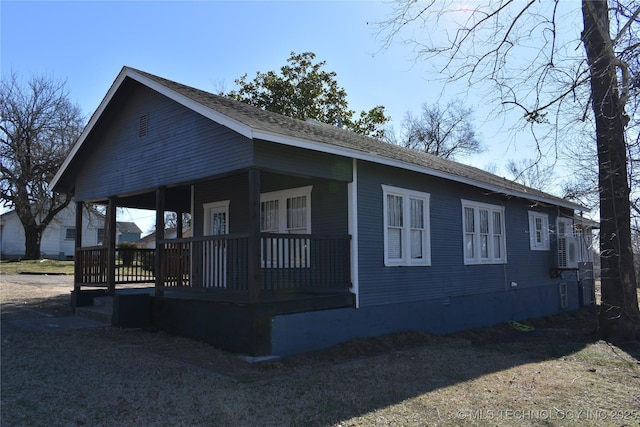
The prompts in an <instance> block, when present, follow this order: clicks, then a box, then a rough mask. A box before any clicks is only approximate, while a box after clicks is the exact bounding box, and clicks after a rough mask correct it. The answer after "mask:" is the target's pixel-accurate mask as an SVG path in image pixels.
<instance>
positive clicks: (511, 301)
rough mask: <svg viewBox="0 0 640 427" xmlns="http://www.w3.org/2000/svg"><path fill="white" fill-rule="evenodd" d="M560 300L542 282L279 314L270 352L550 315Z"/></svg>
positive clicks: (573, 303) (573, 301) (572, 294)
mask: <svg viewBox="0 0 640 427" xmlns="http://www.w3.org/2000/svg"><path fill="white" fill-rule="evenodd" d="M568 291H569V306H568V307H567V308H566V310H576V309H577V308H578V307H579V305H578V290H577V286H576V284H573V285H571V286H569V289H568ZM559 304H560V300H559V292H558V288H557V287H554V286H546V287H532V288H529V289H517V290H508V291H500V292H494V293H484V294H478V295H462V296H456V297H451V298H447V299H442V298H437V299H430V300H418V301H412V302H403V303H396V304H389V305H377V306H371V307H365V308H358V309H355V308H343V309H335V310H324V311H313V312H306V313H296V314H287V315H280V316H275V317H274V318H273V319H272V321H271V351H272V353H273V354H276V355H279V356H288V355H291V354H295V353H300V352H304V351H310V350H316V349H321V348H326V347H328V346H331V345H335V344H339V343H342V342H346V341H349V340H352V339H356V338H368V337H375V336H379V335H383V334H389V333H394V332H402V331H420V332H427V333H433V334H446V333H452V332H456V331H461V330H465V329H472V328H477V327H482V326H491V325H494V324H498V323H503V322H507V321H509V320H516V321H523V320H526V319H529V318H535V317H542V316H547V315H552V314H555V313H557V312H558V311H559V307H560V305H559Z"/></svg>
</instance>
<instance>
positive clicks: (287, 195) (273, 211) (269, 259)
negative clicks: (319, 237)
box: [260, 186, 312, 268]
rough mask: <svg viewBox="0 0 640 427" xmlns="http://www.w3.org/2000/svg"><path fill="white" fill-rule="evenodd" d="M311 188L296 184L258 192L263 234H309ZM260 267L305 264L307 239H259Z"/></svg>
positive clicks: (283, 266) (307, 253)
mask: <svg viewBox="0 0 640 427" xmlns="http://www.w3.org/2000/svg"><path fill="white" fill-rule="evenodd" d="M311 190H312V187H311V186H308V187H300V188H293V189H288V190H283V191H274V192H270V193H263V194H261V195H260V229H261V231H263V232H266V233H280V234H311V206H310V201H311ZM262 243H263V244H262V248H263V252H262V263H263V266H269V267H279V268H290V267H297V268H299V267H306V266H307V263H308V261H307V260H308V256H309V239H304V238H303V239H285V238H283V237H269V238H266V239H264V240H263V242H262Z"/></svg>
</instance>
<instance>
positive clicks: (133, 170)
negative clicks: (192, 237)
mask: <svg viewBox="0 0 640 427" xmlns="http://www.w3.org/2000/svg"><path fill="white" fill-rule="evenodd" d="M121 96H126V98H127V99H126V100H119V101H122V102H117V103H116V105H115V106H113V107H111V106H110V110H111V111H110V115H111V116H112V117H111V118H110V123H109V126H108V127H106V128H105V129H101V127H97V128H96V129H94V132H92V135H91V136H90V137H89V139H88V140H87V141H86V142H85V147H84V148H85V151H86V149H87V147H89V146H91V147H92V151H91V153H90V154H89V155H87V156H86V157H85V158H84V161H83V168H82V169H81V170H80V172H79V173H78V176H77V179H76V180H75V183H76V199H77V200H95V199H98V198H101V197H104V195H105V194H110V195H117V194H128V193H135V192H141V191H148V190H152V189H155V188H157V187H158V186H161V185H171V184H176V183H180V182H187V181H192V180H195V179H199V178H200V179H202V178H205V177H208V176H213V175H215V174H220V173H225V172H228V171H232V170H236V169H239V168H243V167H247V166H250V165H251V164H252V163H253V153H252V149H253V142H252V141H250V140H249V139H247V138H244V137H242V136H241V135H239V134H237V133H235V132H233V131H231V130H230V129H228V128H226V127H224V126H221V125H219V124H216V123H214V122H212V121H211V120H209V119H207V118H205V117H203V116H201V115H199V114H197V113H194V112H193V111H192V110H190V109H187V108H186V107H183V106H181V105H180V104H178V103H176V102H174V101H172V100H169V99H168V98H166V97H164V96H162V95H160V94H158V93H156V92H154V91H152V90H150V89H148V88H145V87H141V86H137V85H136V86H135V87H133V88H131V91H130V92H128V93H126V95H121ZM124 101H126V102H124ZM119 106H121V107H122V108H121V109H117V107H119ZM142 115H146V116H147V134H146V135H145V136H142V137H140V136H139V134H138V133H139V126H140V123H139V120H140V116H142ZM81 155H82V153H81ZM114 166H115V167H117V168H118V173H113V168H114Z"/></svg>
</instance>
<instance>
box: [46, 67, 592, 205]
mask: <svg viewBox="0 0 640 427" xmlns="http://www.w3.org/2000/svg"><path fill="white" fill-rule="evenodd" d="M125 78H132V79H134V80H137V81H139V82H140V83H142V84H144V85H147V86H149V87H151V88H152V89H155V90H157V91H159V92H161V93H163V94H165V95H166V96H169V97H170V98H172V99H174V100H175V101H177V102H180V103H182V104H183V105H185V106H187V107H189V108H192V109H193V110H195V111H197V112H199V113H201V114H203V115H205V116H207V117H209V118H211V119H212V120H215V121H217V122H219V123H221V124H223V125H225V126H228V127H230V128H232V129H234V130H236V131H238V132H239V133H242V134H243V135H245V136H247V137H249V138H253V139H263V140H267V141H272V142H277V143H282V144H289V145H296V146H300V147H303V148H307V149H311V150H316V151H321V152H328V153H333V154H340V155H345V156H350V157H352V158H355V159H360V160H367V161H372V162H376V163H382V164H387V165H391V166H396V167H400V168H403V169H408V170H414V171H418V172H421V173H425V174H428V175H434V176H440V177H443V178H446V179H450V180H453V181H457V182H463V183H466V184H470V185H474V186H476V187H480V188H482V189H484V190H487V191H488V192H495V193H500V194H507V195H512V196H517V197H523V198H526V199H530V200H533V201H539V202H543V203H549V204H553V205H559V206H564V207H568V208H571V209H576V210H584V211H587V210H588V209H587V208H584V207H582V206H580V205H578V204H575V203H573V202H570V201H568V200H566V199H562V198H560V197H557V196H554V195H551V194H548V193H545V192H543V191H539V190H536V189H533V188H530V187H527V186H524V185H521V184H518V183H516V182H513V181H510V180H508V179H506V178H502V177H499V176H497V175H494V174H491V173H489V172H486V171H484V170H481V169H478V168H475V167H473V166H468V165H464V164H461V163H457V162H454V161H451V160H447V159H444V158H442V157H438V156H434V155H431V154H428V153H424V152H419V151H416V150H411V149H408V148H404V147H400V146H398V145H394V144H390V143H386V142H383V141H381V140H377V139H374V138H370V137H366V136H363V135H360V134H357V133H355V132H352V131H349V130H346V129H342V128H338V127H336V126H331V125H326V124H320V123H317V122H315V123H314V122H309V121H302V120H297V119H293V118H290V117H286V116H283V115H281V114H277V113H272V112H269V111H265V110H263V109H260V108H257V107H254V106H251V105H248V104H245V103H242V102H239V101H236V100H233V99H231V98H227V97H224V96H220V95H215V94H212V93H209V92H205V91H203V90H200V89H196V88H193V87H190V86H186V85H183V84H181V83H177V82H174V81H171V80H167V79H165V78H162V77H159V76H156V75H153V74H150V73H147V72H144V71H140V70H136V69H134V68H130V67H124V68H123V69H122V71H121V73H120V75H119V76H118V78H117V79H116V82H115V83H114V85H113V86H112V88H111V89H110V92H109V93H108V94H107V96H106V97H105V100H103V102H102V104H101V106H100V108H98V110H97V111H96V113H95V114H94V117H92V119H91V121H90V123H89V125H88V126H87V127H88V128H90V126H91V125H92V122H93V123H95V120H97V117H96V116H99V113H100V112H101V111H103V110H104V108H106V104H108V101H109V99H110V96H113V94H115V92H116V91H117V88H118V86H119V85H120V84H122V82H123V81H124V79H125ZM85 133H87V131H85ZM81 143H82V137H81V140H80V141H79V142H78V144H76V147H74V151H72V153H71V155H70V157H69V158H68V159H67V160H66V161H65V164H64V165H63V168H62V169H64V168H65V167H66V166H67V165H68V163H69V161H70V158H71V157H72V156H73V155H74V153H75V151H77V148H78V147H79V146H80V145H81ZM61 173H62V170H61V172H59V173H58V175H56V177H55V178H54V180H53V181H52V183H55V182H56V181H57V179H58V178H59V176H60V175H61Z"/></svg>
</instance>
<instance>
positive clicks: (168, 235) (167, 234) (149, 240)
mask: <svg viewBox="0 0 640 427" xmlns="http://www.w3.org/2000/svg"><path fill="white" fill-rule="evenodd" d="M163 234H164V236H163V237H164V238H165V239H176V238H177V237H178V229H177V228H176V227H171V228H166V229H165V230H164V232H163ZM182 237H191V230H190V229H186V230H184V231H183V232H182ZM136 246H138V247H139V248H146V249H155V248H156V232H155V231H154V232H152V233H149V234H147V235H146V236H144V237H141V238H140V239H139V240H138V241H136Z"/></svg>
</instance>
